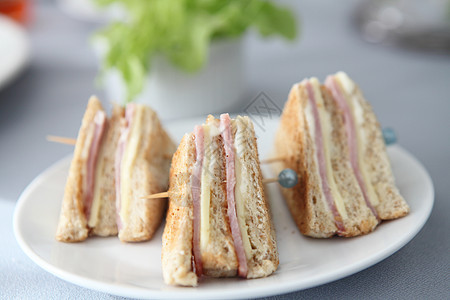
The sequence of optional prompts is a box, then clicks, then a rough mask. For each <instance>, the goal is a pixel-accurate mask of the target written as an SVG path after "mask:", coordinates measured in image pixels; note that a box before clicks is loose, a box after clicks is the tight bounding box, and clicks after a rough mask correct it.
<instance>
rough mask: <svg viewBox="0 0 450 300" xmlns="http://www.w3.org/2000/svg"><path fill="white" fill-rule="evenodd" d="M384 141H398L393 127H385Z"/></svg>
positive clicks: (389, 143) (390, 142) (387, 143)
mask: <svg viewBox="0 0 450 300" xmlns="http://www.w3.org/2000/svg"><path fill="white" fill-rule="evenodd" d="M383 137H384V143H385V144H386V146H387V145H391V144H395V143H396V142H397V136H396V135H395V131H394V129H392V128H389V127H387V128H383Z"/></svg>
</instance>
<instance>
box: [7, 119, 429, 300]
mask: <svg viewBox="0 0 450 300" xmlns="http://www.w3.org/2000/svg"><path fill="white" fill-rule="evenodd" d="M203 120H204V119H191V120H185V121H179V122H176V123H170V124H168V125H167V129H168V130H169V132H170V133H171V134H172V136H173V137H174V138H175V140H177V141H179V140H180V139H181V137H182V135H183V133H184V132H185V131H190V130H192V128H193V126H194V125H195V124H199V123H202V122H203ZM277 123H278V121H277V120H265V123H264V125H262V126H260V127H258V126H256V129H257V134H258V138H259V139H258V142H259V148H260V155H261V157H265V155H266V154H267V153H268V151H270V149H271V143H272V140H273V134H274V131H275V128H276V126H277ZM388 153H389V156H390V158H391V161H392V167H393V170H394V173H395V176H396V178H397V184H398V187H399V188H400V191H401V193H402V194H403V196H404V197H405V198H406V200H407V202H408V203H409V205H410V207H411V213H410V214H409V215H408V216H406V217H404V218H401V219H398V220H395V221H390V222H384V223H382V224H381V225H380V226H379V227H378V228H377V229H376V230H375V231H374V232H373V233H371V234H369V235H366V236H362V237H357V238H350V239H346V238H332V239H322V240H320V239H311V238H307V237H304V236H302V235H300V233H299V231H298V230H297V227H296V226H295V224H294V222H293V221H292V219H291V216H290V214H289V211H288V210H287V208H286V205H285V203H284V200H283V199H282V197H281V195H280V193H279V191H278V186H277V185H276V184H271V185H268V193H269V196H270V201H271V205H272V213H273V219H274V222H275V227H276V231H277V239H278V248H279V253H280V266H279V268H278V270H277V271H276V273H275V274H273V275H272V276H269V277H267V278H262V279H254V280H243V279H239V278H230V279H210V278H209V279H205V280H203V281H202V282H201V283H200V286H199V287H198V288H181V287H172V286H167V285H165V284H164V282H163V278H162V274H161V261H160V256H161V234H162V228H163V227H162V226H161V228H160V229H159V231H158V232H157V234H156V236H155V237H154V238H153V239H152V240H151V241H149V242H146V243H140V244H122V243H120V242H119V240H118V239H117V238H116V237H111V238H89V239H88V240H87V241H85V242H83V243H77V244H65V243H60V242H57V241H55V238H54V234H55V231H56V226H57V222H58V216H59V210H60V205H61V200H62V197H63V190H64V184H65V180H66V176H67V172H68V167H69V164H70V157H67V158H65V159H63V160H61V161H59V162H57V163H56V164H55V165H53V166H51V167H50V168H49V169H48V170H46V171H44V172H43V173H42V174H41V175H39V176H38V177H37V178H36V179H35V180H34V181H33V182H32V183H31V184H30V185H29V186H28V187H27V188H26V190H25V191H24V192H23V194H22V195H21V197H20V199H19V201H18V203H17V207H16V210H15V215H14V232H15V236H16V238H17V241H18V242H19V244H20V246H21V248H22V249H23V250H24V251H25V253H26V254H27V255H28V256H29V257H30V258H31V259H32V260H33V261H35V262H36V263H37V264H38V265H39V266H41V267H42V268H44V269H45V270H47V271H48V272H50V273H52V274H54V275H56V276H58V277H60V278H62V279H64V280H67V281H69V282H72V283H74V284H77V285H80V286H83V287H87V288H91V289H94V290H98V291H103V292H106V293H109V294H115V295H120V296H128V297H136V298H184V299H201V298H209V299H212V298H215V299H216V298H227V299H231V298H252V297H261V296H269V295H274V294H281V293H287V292H291V291H296V290H301V289H305V288H309V287H313V286H317V285H320V284H324V283H327V282H331V281H333V280H337V279H340V278H343V277H345V276H348V275H350V274H353V273H356V272H358V271H360V270H363V269H365V268H367V267H370V266H372V265H373V264H375V263H377V262H379V261H381V260H382V259H384V258H386V257H388V256H389V255H391V254H393V253H394V252H396V251H397V250H398V249H400V248H401V247H402V246H404V245H405V244H406V243H407V242H409V241H410V240H411V239H412V238H413V237H414V236H415V235H416V234H417V233H418V232H419V230H420V229H421V228H422V226H423V225H424V224H425V222H426V220H427V219H428V216H429V214H430V212H431V209H432V206H433V199H434V190H433V185H432V182H431V179H430V177H429V175H428V174H427V172H426V170H425V169H424V168H423V166H422V165H421V164H420V163H419V162H418V161H417V160H416V159H415V158H414V157H413V156H411V155H410V154H409V153H408V152H407V151H405V150H403V149H402V148H401V147H399V146H392V147H389V149H388ZM265 171H267V170H265ZM265 173H266V174H267V176H271V175H270V172H265Z"/></svg>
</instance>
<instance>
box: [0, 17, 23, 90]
mask: <svg viewBox="0 0 450 300" xmlns="http://www.w3.org/2000/svg"><path fill="white" fill-rule="evenodd" d="M29 60H30V43H29V40H28V35H27V33H26V31H25V29H24V28H23V27H22V26H21V25H19V24H17V23H16V22H14V21H13V20H12V19H10V18H8V17H6V16H4V15H2V14H0V89H1V88H3V87H4V86H6V85H7V84H8V83H9V82H10V81H12V80H13V79H14V78H15V77H16V76H17V75H19V73H20V71H22V70H23V68H24V67H25V66H26V65H27V63H28V62H29Z"/></svg>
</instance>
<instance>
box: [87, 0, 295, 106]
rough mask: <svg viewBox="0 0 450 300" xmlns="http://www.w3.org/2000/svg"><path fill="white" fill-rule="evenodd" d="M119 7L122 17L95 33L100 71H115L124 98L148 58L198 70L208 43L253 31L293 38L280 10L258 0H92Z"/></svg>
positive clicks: (289, 17) (138, 86)
mask: <svg viewBox="0 0 450 300" xmlns="http://www.w3.org/2000/svg"><path fill="white" fill-rule="evenodd" d="M96 2H97V3H98V4H100V5H102V6H106V5H109V4H113V3H114V4H116V3H118V4H120V5H122V6H123V7H124V8H125V9H126V10H127V13H128V17H127V19H126V20H125V21H121V22H119V21H116V22H113V23H111V24H110V25H109V26H108V27H107V28H105V29H103V30H101V31H100V32H98V33H97V34H96V37H99V38H103V39H105V40H106V42H107V44H108V51H107V53H106V56H105V58H104V61H103V69H104V70H108V69H112V68H115V69H117V70H118V71H119V72H120V73H121V75H122V77H123V79H124V81H125V84H126V87H127V100H128V101H131V100H132V99H133V98H134V97H136V96H137V95H138V94H139V93H140V92H141V90H142V88H143V86H144V80H145V77H146V74H147V72H148V71H149V70H150V68H151V59H152V57H154V56H155V55H157V54H162V55H164V56H165V57H166V58H167V59H168V60H169V61H170V62H172V63H173V64H174V65H175V66H177V67H178V68H180V69H182V70H185V71H187V72H194V71H197V70H199V69H200V68H201V67H202V66H203V65H204V64H205V61H206V60H207V57H208V50H209V45H210V43H211V41H212V40H215V39H219V38H230V37H238V36H240V35H242V34H243V33H244V32H245V31H246V30H247V29H248V28H250V27H255V28H256V29H257V30H258V31H259V33H260V34H261V35H262V36H270V35H281V36H282V37H284V38H286V39H289V40H293V39H294V38H295V36H296V21H295V17H294V15H293V13H292V12H291V11H290V10H288V9H287V8H284V7H279V6H276V5H275V4H273V3H271V2H270V1H263V0H96Z"/></svg>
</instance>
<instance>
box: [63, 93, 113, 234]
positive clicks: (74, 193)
mask: <svg viewBox="0 0 450 300" xmlns="http://www.w3.org/2000/svg"><path fill="white" fill-rule="evenodd" d="M98 112H104V111H103V107H102V105H101V103H100V101H99V100H98V99H97V98H96V97H91V98H90V99H89V102H88V105H87V108H86V112H85V114H84V116H83V120H82V123H81V127H80V130H79V132H78V137H77V142H76V145H75V150H74V155H73V159H72V162H71V164H70V169H69V175H68V178H67V183H66V187H65V190H64V198H63V202H62V207H61V213H60V217H59V223H58V228H57V231H56V239H57V240H58V241H61V242H79V241H83V240H85V239H86V238H87V237H88V234H89V229H88V226H87V219H86V214H85V203H84V195H85V191H86V181H87V178H86V177H87V174H86V173H87V162H88V158H89V152H90V148H91V144H92V141H93V135H94V131H95V123H94V119H95V116H96V115H97V113H98Z"/></svg>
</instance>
